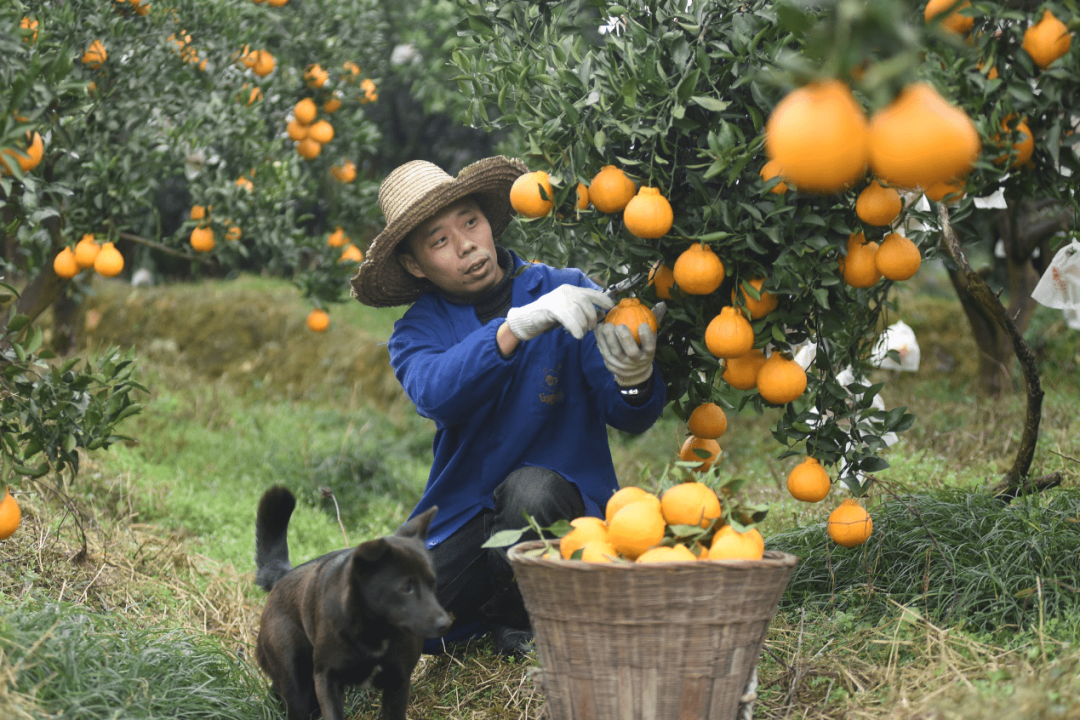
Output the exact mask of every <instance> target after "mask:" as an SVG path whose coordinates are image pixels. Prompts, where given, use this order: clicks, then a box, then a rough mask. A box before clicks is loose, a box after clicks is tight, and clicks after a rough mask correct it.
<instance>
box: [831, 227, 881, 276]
mask: <svg viewBox="0 0 1080 720" xmlns="http://www.w3.org/2000/svg"><path fill="white" fill-rule="evenodd" d="M877 251H878V244H877V243H876V242H866V236H865V235H863V234H862V233H861V232H860V233H852V234H851V236H850V237H849V238H848V244H847V255H846V256H841V257H840V261H839V262H840V272H841V273H842V274H843V276H844V282H845V283H847V284H848V285H850V286H851V287H853V288H868V287H873V286H874V285H875V284H876V283H877V281H878V280H880V279H881V273H880V272H879V271H878V269H877V263H876V262H875V258H876V257H877Z"/></svg>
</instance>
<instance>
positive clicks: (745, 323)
mask: <svg viewBox="0 0 1080 720" xmlns="http://www.w3.org/2000/svg"><path fill="white" fill-rule="evenodd" d="M705 346H706V347H708V348H709V352H711V353H712V354H713V355H715V356H716V357H718V358H734V357H742V356H743V355H745V354H746V353H748V352H750V351H751V350H753V349H754V328H753V326H752V325H750V321H749V320H747V319H746V315H744V314H743V312H742V310H739V309H738V308H736V307H735V306H733V305H728V306H727V307H724V308H721V310H720V314H719V315H717V316H716V317H714V318H713V319H712V320H711V321H709V325H708V327H706V328H705Z"/></svg>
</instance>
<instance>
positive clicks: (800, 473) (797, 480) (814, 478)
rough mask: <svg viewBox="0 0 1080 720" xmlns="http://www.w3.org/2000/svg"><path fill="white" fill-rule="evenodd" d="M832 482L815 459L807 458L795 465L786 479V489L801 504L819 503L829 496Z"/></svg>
mask: <svg viewBox="0 0 1080 720" xmlns="http://www.w3.org/2000/svg"><path fill="white" fill-rule="evenodd" d="M831 487H832V481H831V480H829V473H827V472H826V471H825V468H823V467H821V463H819V462H818V461H817V459H816V458H812V457H809V456H807V458H806V460H804V461H802V462H801V463H799V464H798V465H796V466H795V467H794V468H793V469H792V471H791V472H790V473H788V478H787V489H788V492H789V493H791V496H792V497H793V498H795V499H796V500H802V501H803V502H811V503H815V502H820V501H822V500H824V499H825V496H826V495H828V494H829V489H830V488H831Z"/></svg>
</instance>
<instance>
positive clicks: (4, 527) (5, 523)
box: [0, 489, 22, 540]
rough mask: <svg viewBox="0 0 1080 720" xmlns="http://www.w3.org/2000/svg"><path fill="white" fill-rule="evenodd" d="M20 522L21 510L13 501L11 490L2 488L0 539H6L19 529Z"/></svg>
mask: <svg viewBox="0 0 1080 720" xmlns="http://www.w3.org/2000/svg"><path fill="white" fill-rule="evenodd" d="M21 522H22V510H20V509H19V503H17V502H15V498H14V496H12V494H11V490H8V489H5V490H4V499H3V500H0V540H7V539H8V538H9V537H11V536H12V535H14V534H15V531H16V530H18V529H19V523H21Z"/></svg>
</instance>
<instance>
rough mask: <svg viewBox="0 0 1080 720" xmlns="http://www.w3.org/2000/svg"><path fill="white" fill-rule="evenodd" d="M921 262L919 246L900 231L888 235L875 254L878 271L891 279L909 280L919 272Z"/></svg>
mask: <svg viewBox="0 0 1080 720" xmlns="http://www.w3.org/2000/svg"><path fill="white" fill-rule="evenodd" d="M921 264H922V255H921V254H920V253H919V248H918V246H917V245H915V243H913V242H911V240H909V239H907V238H906V237H904V236H903V235H901V234H900V233H889V234H888V235H886V236H885V239H884V240H882V241H881V247H879V248H878V250H877V253H875V254H874V265H875V266H876V267H877V271H878V272H879V273H881V274H882V275H884V276H885V277H886V278H888V279H889V280H907V279H908V278H910V277H911V276H912V275H914V274H915V273H917V272H919V266H920V265H921Z"/></svg>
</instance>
